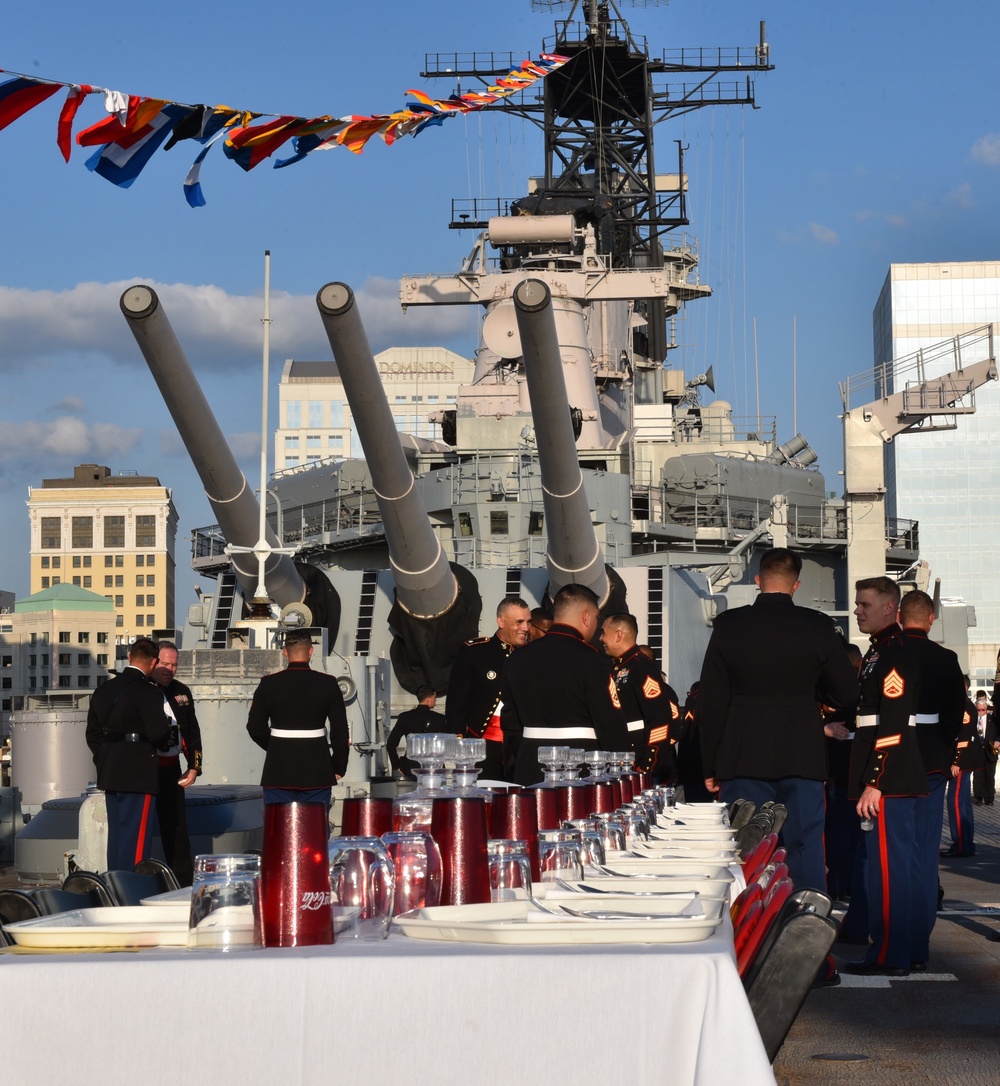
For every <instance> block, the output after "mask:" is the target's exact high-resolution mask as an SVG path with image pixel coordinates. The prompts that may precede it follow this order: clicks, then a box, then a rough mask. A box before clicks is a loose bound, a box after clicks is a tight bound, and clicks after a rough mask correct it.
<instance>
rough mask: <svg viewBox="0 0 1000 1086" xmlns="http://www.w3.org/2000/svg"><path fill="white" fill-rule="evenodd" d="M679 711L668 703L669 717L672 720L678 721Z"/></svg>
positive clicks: (672, 704)
mask: <svg viewBox="0 0 1000 1086" xmlns="http://www.w3.org/2000/svg"><path fill="white" fill-rule="evenodd" d="M680 715H681V711H680V709H679V708H678V706H676V705H675V704H674V703H673V702H671V703H670V716H671V718H672V719H673V720H679V719H680Z"/></svg>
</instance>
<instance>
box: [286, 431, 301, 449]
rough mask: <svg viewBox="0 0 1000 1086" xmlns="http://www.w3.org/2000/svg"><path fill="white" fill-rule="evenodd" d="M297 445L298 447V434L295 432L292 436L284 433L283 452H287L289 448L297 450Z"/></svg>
mask: <svg viewBox="0 0 1000 1086" xmlns="http://www.w3.org/2000/svg"><path fill="white" fill-rule="evenodd" d="M298 447H299V438H298V434H296V435H295V436H294V437H293V436H291V435H289V434H286V435H285V452H288V451H289V450H290V449H294V450H295V451H298Z"/></svg>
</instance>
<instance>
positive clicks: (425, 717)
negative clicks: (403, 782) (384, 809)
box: [385, 686, 448, 781]
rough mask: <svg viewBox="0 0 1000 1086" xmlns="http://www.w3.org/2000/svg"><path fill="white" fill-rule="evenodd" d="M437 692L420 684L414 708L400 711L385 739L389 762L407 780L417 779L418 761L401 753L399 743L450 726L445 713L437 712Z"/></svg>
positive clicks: (395, 771)
mask: <svg viewBox="0 0 1000 1086" xmlns="http://www.w3.org/2000/svg"><path fill="white" fill-rule="evenodd" d="M436 704H437V694H436V693H435V691H434V688H433V687H430V686H420V687H418V688H417V704H416V706H415V707H414V708H412V709H407V710H406V712H404V713H400V714H399V716H398V717H396V723H395V724H394V725H393V728H392V731H391V732H390V733H389V738H388V739H387V740H386V741H385V746H386V750H387V751H388V752H389V764H390V765H391V766H392V771H393V772H394V773H397V772H398V773H402V774H403V776H404V777H406V779H407V780H410V781H413V780H416V777H415V776H414V775H413V771H414V770H415V769H416V768H417V763H416V762H414V761H411V760H410V759H409V758H407V757H406V755H405V754H400V753H399V744H400V743H401V742H402V741H403V739H405V738H406V737H407V736H408V735H414V734H424V733H426V732H443V731H445V730H446V728H447V727H448V724H447V721H446V720H445V718H444V714H442V713H435V712H434V706H435V705H436Z"/></svg>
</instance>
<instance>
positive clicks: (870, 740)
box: [844, 577, 927, 976]
mask: <svg viewBox="0 0 1000 1086" xmlns="http://www.w3.org/2000/svg"><path fill="white" fill-rule="evenodd" d="M855 589H856V591H855V609H854V614H855V616H856V617H857V620H858V627H859V629H860V630H861V632H862V633H867V634H869V635H870V636H871V647H870V648H869V650H868V652H867V653H866V654H865V658H864V660H863V661H862V664H861V698H860V701H859V702H858V717H857V725H856V729H855V734H854V740H853V743H852V745H851V795H852V797H857V798H858V803H857V811H858V814H859V815H860V816H861V818H862V819H873V820H874V823H875V825H874V828H873V829H872V830H871V831H869V832H867V833H866V834H865V835H864V837H865V840H864V847H865V848H866V852H867V878H866V889H867V894H868V933H869V935H870V936H871V940H872V942H871V946H869V948H868V952H867V954H866V955H865V957H864V959H863V960H861V961H855V962H848V963H847V964H846V965H845V966H844V969H845V970H846V971H847V972H849V973H856V974H888V975H890V976H905V975H907V974H908V973H909V972H910V967H911V964H912V963H914V962H916V961H918V960H920V959H918V958H917V957H916V954H917V953H919V952H920V950H921V948H920V947H918V946H915V945H914V941H913V932H914V924H913V910H914V909H920V908H922V905H921V902H922V887H921V880H920V867H919V863H918V850H917V843H916V839H915V836H914V825H915V824H916V817H917V797H918V796H926V795H927V775H926V773H925V772H924V763H923V759H922V758H921V756H920V747H919V746H918V742H917V733H916V727H917V721H916V713H917V706H918V705H919V704H920V670H919V666H918V663H917V659H916V656H915V655H914V653H913V652H912V651H911V650H910V649H909V647H908V646H907V644H906V639H905V638H904V636H903V631H902V630H901V629H900V627H899V625H898V624H897V623H896V621H895V619H896V612H897V609H898V607H899V587H898V586H897V585H896V583H895V582H894V581H891V580H889V578H887V577H869V578H866V579H864V580H861V581H858V582H857V584H856V586H855ZM924 960H925V959H924Z"/></svg>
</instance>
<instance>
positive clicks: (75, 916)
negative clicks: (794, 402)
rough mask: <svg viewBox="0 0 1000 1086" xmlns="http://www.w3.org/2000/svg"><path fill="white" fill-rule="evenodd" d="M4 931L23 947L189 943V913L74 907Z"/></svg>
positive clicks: (149, 908)
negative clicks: (185, 915) (181, 916)
mask: <svg viewBox="0 0 1000 1086" xmlns="http://www.w3.org/2000/svg"><path fill="white" fill-rule="evenodd" d="M4 931H6V932H7V934H8V935H10V936H11V938H12V939H13V940H14V941H15V942H16V943H17V945H18V946H24V947H61V948H63V949H66V950H81V949H86V948H90V947H94V948H99V947H141V946H187V941H188V923H187V917H183V918H178V914H177V910H176V909H175V908H173V907H171V906H160V907H156V906H151V905H124V906H120V907H117V908H115V907H108V908H103V909H71V910H70V911H69V912H65V913H56V914H55V915H53V916H40V917H37V918H36V919H34V920H20V921H18V922H17V923H16V924H4Z"/></svg>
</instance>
